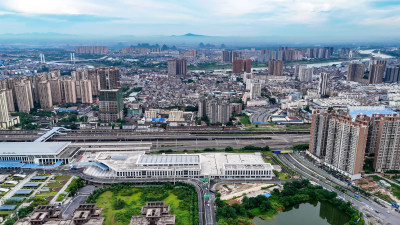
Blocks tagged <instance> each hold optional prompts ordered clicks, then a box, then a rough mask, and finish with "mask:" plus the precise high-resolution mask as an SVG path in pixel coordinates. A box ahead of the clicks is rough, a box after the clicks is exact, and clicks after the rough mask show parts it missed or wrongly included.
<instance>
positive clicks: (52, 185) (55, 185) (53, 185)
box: [47, 181, 64, 188]
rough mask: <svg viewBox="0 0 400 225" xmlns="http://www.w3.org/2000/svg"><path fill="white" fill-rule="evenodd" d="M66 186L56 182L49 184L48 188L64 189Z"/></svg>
mask: <svg viewBox="0 0 400 225" xmlns="http://www.w3.org/2000/svg"><path fill="white" fill-rule="evenodd" d="M63 186H64V184H61V183H60V182H58V181H56V182H48V183H47V187H49V188H60V187H63Z"/></svg>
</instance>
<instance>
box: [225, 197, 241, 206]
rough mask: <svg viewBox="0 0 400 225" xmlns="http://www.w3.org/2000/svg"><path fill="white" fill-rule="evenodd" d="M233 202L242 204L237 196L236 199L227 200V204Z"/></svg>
mask: <svg viewBox="0 0 400 225" xmlns="http://www.w3.org/2000/svg"><path fill="white" fill-rule="evenodd" d="M235 203H237V204H242V201H241V199H240V198H237V199H233V200H230V201H229V202H228V204H229V205H233V204H235Z"/></svg>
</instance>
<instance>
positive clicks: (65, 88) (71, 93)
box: [61, 79, 76, 104]
mask: <svg viewBox="0 0 400 225" xmlns="http://www.w3.org/2000/svg"><path fill="white" fill-rule="evenodd" d="M61 92H62V96H63V99H64V101H65V103H71V104H75V103H76V84H75V81H74V80H70V79H68V80H63V81H62V82H61Z"/></svg>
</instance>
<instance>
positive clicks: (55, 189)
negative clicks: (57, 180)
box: [53, 187, 61, 192]
mask: <svg viewBox="0 0 400 225" xmlns="http://www.w3.org/2000/svg"><path fill="white" fill-rule="evenodd" d="M60 190H61V188H60V187H58V188H53V191H56V192H59V191H60Z"/></svg>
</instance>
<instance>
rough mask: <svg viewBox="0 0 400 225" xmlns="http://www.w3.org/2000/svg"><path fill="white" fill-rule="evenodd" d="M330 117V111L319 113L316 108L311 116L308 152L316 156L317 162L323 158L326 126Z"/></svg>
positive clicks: (326, 134)
mask: <svg viewBox="0 0 400 225" xmlns="http://www.w3.org/2000/svg"><path fill="white" fill-rule="evenodd" d="M331 117H332V113H329V112H323V113H320V112H319V111H318V110H314V111H313V114H312V116H311V118H312V120H311V128H310V133H311V135H310V144H309V146H310V148H309V152H310V153H311V154H312V155H313V156H316V157H317V160H318V161H319V162H323V161H324V159H325V155H326V142H327V138H328V126H329V120H330V118H331Z"/></svg>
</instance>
